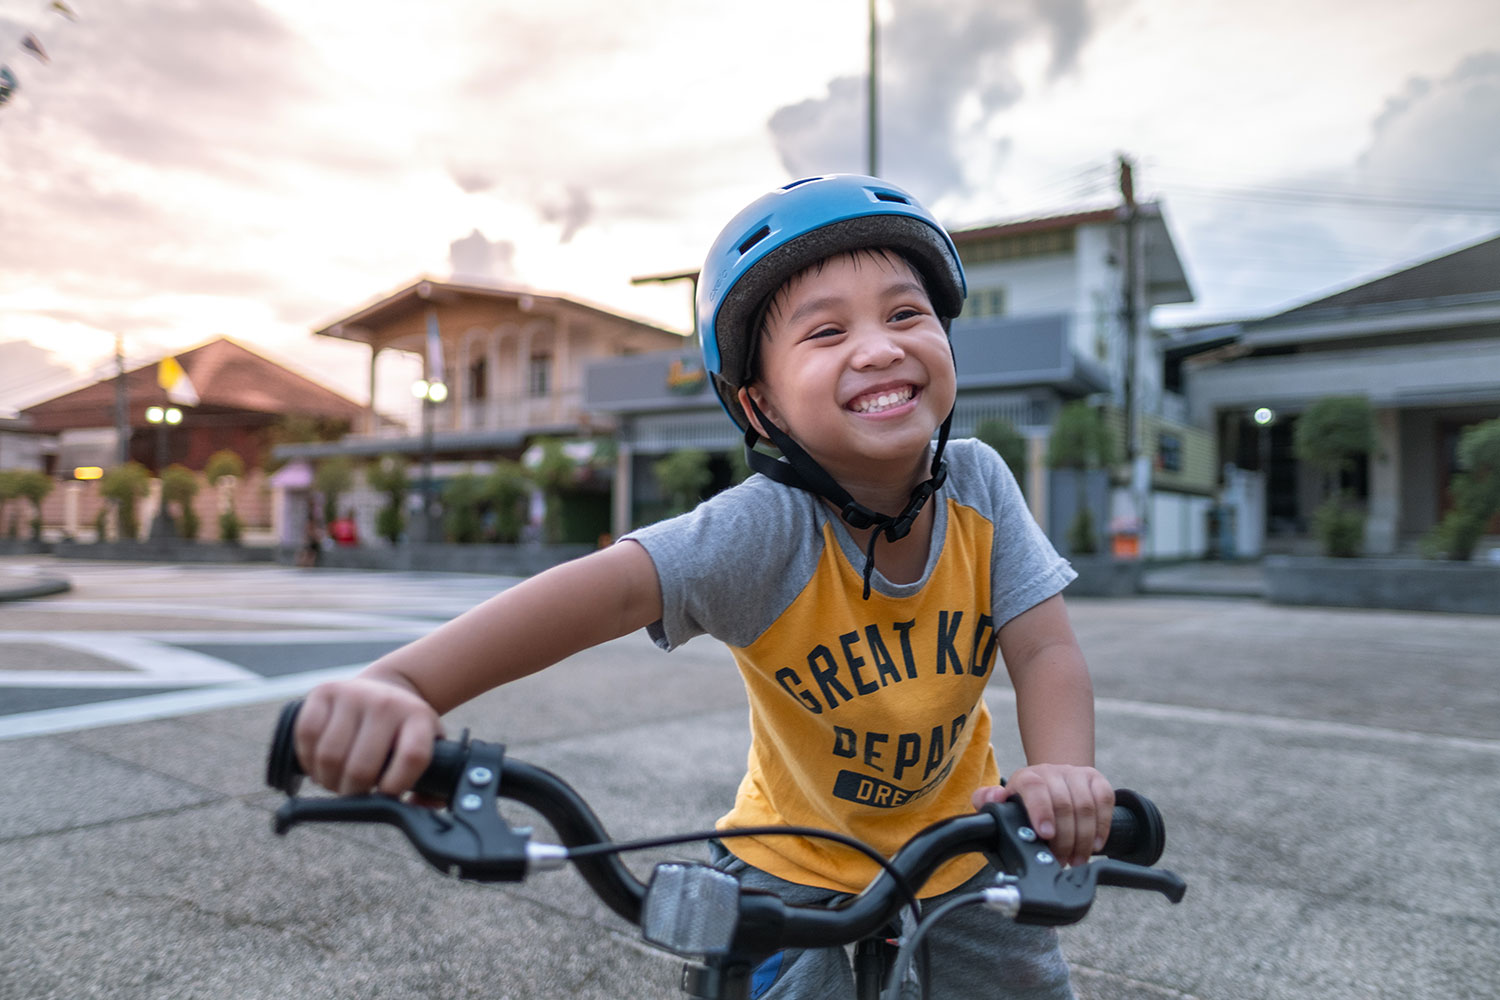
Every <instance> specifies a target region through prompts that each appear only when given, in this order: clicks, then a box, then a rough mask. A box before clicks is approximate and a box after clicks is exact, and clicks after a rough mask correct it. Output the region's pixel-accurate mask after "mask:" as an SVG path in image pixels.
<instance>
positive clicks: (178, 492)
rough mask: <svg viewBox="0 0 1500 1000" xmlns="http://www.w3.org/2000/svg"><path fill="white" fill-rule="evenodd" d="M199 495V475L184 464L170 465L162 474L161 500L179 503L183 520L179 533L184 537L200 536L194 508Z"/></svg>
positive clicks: (178, 526) (180, 522)
mask: <svg viewBox="0 0 1500 1000" xmlns="http://www.w3.org/2000/svg"><path fill="white" fill-rule="evenodd" d="M197 495H198V477H197V476H196V475H194V474H193V472H192V470H190V469H188V468H187V467H186V466H182V465H169V466H167V467H166V468H165V469H164V470H162V474H161V502H162V503H163V504H164V505H165V504H173V503H175V504H176V505H177V509H178V510H179V511H180V512H181V515H182V516H181V520H180V521H179V522H178V524H177V534H178V535H179V536H181V537H182V538H189V539H192V538H197V537H198V514H197V512H195V511H194V510H193V498H194V497H196V496H197Z"/></svg>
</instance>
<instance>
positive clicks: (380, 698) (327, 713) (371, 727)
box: [294, 677, 443, 795]
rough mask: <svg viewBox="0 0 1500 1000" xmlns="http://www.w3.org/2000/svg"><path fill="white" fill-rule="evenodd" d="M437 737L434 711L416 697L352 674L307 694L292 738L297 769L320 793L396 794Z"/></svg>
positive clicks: (426, 758)
mask: <svg viewBox="0 0 1500 1000" xmlns="http://www.w3.org/2000/svg"><path fill="white" fill-rule="evenodd" d="M442 732H443V725H442V723H441V722H440V721H438V715H437V712H436V711H434V710H433V708H432V706H431V705H429V704H427V702H426V701H424V700H423V699H422V698H421V696H419V695H418V694H416V692H414V691H412V690H411V689H409V688H406V687H402V686H401V685H399V684H394V683H390V682H387V681H380V680H372V679H369V678H361V677H355V678H352V679H350V680H345V681H331V682H329V683H327V684H321V685H319V686H318V687H316V688H314V689H313V690H312V692H311V693H310V694H308V696H307V698H306V700H305V701H303V703H302V710H301V711H300V712H299V713H298V714H297V727H296V731H295V733H294V739H295V743H296V749H297V759H298V760H299V761H301V762H302V767H303V769H304V770H305V771H306V772H307V773H308V775H309V776H310V777H311V778H312V779H313V780H314V781H316V782H317V783H318V784H320V785H322V786H323V787H324V788H327V789H328V790H330V791H333V792H337V793H338V794H340V795H364V794H367V793H369V792H370V791H371V790H372V789H373V790H376V791H380V792H383V793H384V794H386V795H400V794H401V793H403V792H405V791H406V790H407V789H409V788H411V786H412V785H413V784H415V783H416V780H417V779H418V778H419V777H421V775H422V770H423V769H424V768H426V766H427V763H428V761H430V760H431V759H432V741H433V740H434V739H435V738H437V737H438V736H441V735H442ZM377 786H378V787H377Z"/></svg>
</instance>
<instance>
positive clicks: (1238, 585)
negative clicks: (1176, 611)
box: [1141, 561, 1266, 599]
mask: <svg viewBox="0 0 1500 1000" xmlns="http://www.w3.org/2000/svg"><path fill="white" fill-rule="evenodd" d="M1141 593H1142V594H1146V595H1150V596H1172V597H1249V598H1259V599H1264V598H1265V596H1266V578H1265V573H1264V572H1263V570H1262V567H1261V564H1260V563H1259V562H1209V561H1203V562H1185V563H1170V564H1167V565H1162V566H1147V567H1146V569H1145V572H1144V573H1142V574H1141Z"/></svg>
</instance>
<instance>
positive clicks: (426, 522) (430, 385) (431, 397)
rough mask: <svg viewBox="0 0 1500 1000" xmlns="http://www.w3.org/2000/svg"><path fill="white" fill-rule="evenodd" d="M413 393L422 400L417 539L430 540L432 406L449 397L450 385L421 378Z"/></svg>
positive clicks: (413, 386)
mask: <svg viewBox="0 0 1500 1000" xmlns="http://www.w3.org/2000/svg"><path fill="white" fill-rule="evenodd" d="M411 394H412V395H413V396H415V397H417V398H418V399H420V400H421V401H422V527H421V530H420V531H418V532H416V536H417V541H419V542H423V543H426V542H430V541H431V540H432V536H433V534H434V532H433V530H432V407H433V406H434V405H435V404H437V403H441V402H442V401H443V400H445V399H447V398H448V387H447V386H446V385H444V384H443V383H442V382H441V381H436V380H434V381H430V382H429V381H428V380H427V379H425V378H419V379H417V380H416V381H415V382H413V383H412V384H411Z"/></svg>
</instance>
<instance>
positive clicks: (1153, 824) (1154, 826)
mask: <svg viewBox="0 0 1500 1000" xmlns="http://www.w3.org/2000/svg"><path fill="white" fill-rule="evenodd" d="M1166 847H1167V829H1166V824H1164V823H1163V822H1162V818H1161V811H1160V810H1159V809H1157V808H1156V803H1154V802H1152V801H1151V800H1150V799H1148V798H1146V797H1145V796H1144V795H1140V794H1138V793H1136V792H1132V791H1131V790H1130V789H1128V788H1117V789H1115V811H1114V815H1113V817H1111V819H1110V825H1109V838H1108V839H1107V840H1106V841H1105V842H1104V850H1102V851H1100V852H1099V853H1100V854H1103V855H1106V856H1107V857H1111V858H1114V859H1115V860H1116V861H1125V862H1128V863H1130V864H1133V865H1143V866H1145V867H1148V868H1149V867H1150V866H1151V865H1154V864H1156V862H1157V861H1159V860H1160V859H1161V855H1162V851H1164V850H1166Z"/></svg>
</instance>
